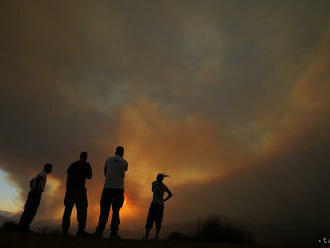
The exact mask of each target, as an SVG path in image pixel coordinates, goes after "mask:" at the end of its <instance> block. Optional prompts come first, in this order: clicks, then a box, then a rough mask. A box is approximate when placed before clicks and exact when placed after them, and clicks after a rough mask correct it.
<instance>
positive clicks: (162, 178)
mask: <svg viewBox="0 0 330 248" xmlns="http://www.w3.org/2000/svg"><path fill="white" fill-rule="evenodd" d="M164 177H168V175H165V174H162V173H159V174H158V175H157V178H156V180H157V182H160V183H161V182H163V180H164Z"/></svg>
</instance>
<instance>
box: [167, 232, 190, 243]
mask: <svg viewBox="0 0 330 248" xmlns="http://www.w3.org/2000/svg"><path fill="white" fill-rule="evenodd" d="M167 239H168V240H181V241H184V240H191V237H189V236H188V235H186V234H184V233H181V232H172V233H170V234H169V235H168V237H167Z"/></svg>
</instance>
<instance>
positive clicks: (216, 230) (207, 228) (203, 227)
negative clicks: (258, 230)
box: [168, 216, 254, 244]
mask: <svg viewBox="0 0 330 248" xmlns="http://www.w3.org/2000/svg"><path fill="white" fill-rule="evenodd" d="M168 239H171V240H190V241H203V242H214V243H240V244H252V243H253V241H254V238H253V236H252V234H251V233H249V232H248V230H246V229H244V228H243V227H239V226H234V225H233V224H231V223H227V224H226V223H224V222H222V221H220V219H219V218H218V217H217V216H210V217H208V218H207V219H205V220H198V221H197V227H196V230H195V231H194V232H193V233H192V234H190V235H186V234H183V233H180V232H173V233H170V235H169V236H168Z"/></svg>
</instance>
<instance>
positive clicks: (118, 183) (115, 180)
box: [104, 155, 128, 189]
mask: <svg viewBox="0 0 330 248" xmlns="http://www.w3.org/2000/svg"><path fill="white" fill-rule="evenodd" d="M104 169H105V183H104V188H105V189H124V178H125V172H126V171H127V169H128V163H127V161H126V160H125V159H124V158H123V157H121V156H118V155H115V156H112V157H109V158H107V159H106V160H105V168H104Z"/></svg>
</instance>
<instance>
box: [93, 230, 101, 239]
mask: <svg viewBox="0 0 330 248" xmlns="http://www.w3.org/2000/svg"><path fill="white" fill-rule="evenodd" d="M93 236H94V237H97V238H102V237H103V233H102V232H99V231H95V233H93Z"/></svg>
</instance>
